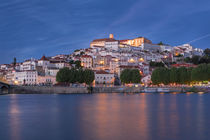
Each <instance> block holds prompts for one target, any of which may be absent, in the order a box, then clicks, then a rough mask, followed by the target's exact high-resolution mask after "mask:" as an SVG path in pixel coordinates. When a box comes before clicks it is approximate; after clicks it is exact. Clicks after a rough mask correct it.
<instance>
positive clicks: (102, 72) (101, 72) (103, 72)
mask: <svg viewBox="0 0 210 140" xmlns="http://www.w3.org/2000/svg"><path fill="white" fill-rule="evenodd" d="M96 74H112V73H108V72H106V71H103V70H100V71H96Z"/></svg>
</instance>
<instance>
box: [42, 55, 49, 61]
mask: <svg viewBox="0 0 210 140" xmlns="http://www.w3.org/2000/svg"><path fill="white" fill-rule="evenodd" d="M40 60H45V61H47V60H48V59H47V58H46V57H45V56H44V55H43V56H42V58H41V59H40Z"/></svg>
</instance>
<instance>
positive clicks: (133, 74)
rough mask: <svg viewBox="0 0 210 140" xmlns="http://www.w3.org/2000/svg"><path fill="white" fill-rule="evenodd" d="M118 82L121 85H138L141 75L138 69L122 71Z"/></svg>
mask: <svg viewBox="0 0 210 140" xmlns="http://www.w3.org/2000/svg"><path fill="white" fill-rule="evenodd" d="M120 80H121V82H122V83H125V84H128V83H140V82H141V74H140V72H139V70H138V69H124V70H123V71H122V72H121V74H120Z"/></svg>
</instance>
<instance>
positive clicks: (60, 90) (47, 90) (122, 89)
mask: <svg viewBox="0 0 210 140" xmlns="http://www.w3.org/2000/svg"><path fill="white" fill-rule="evenodd" d="M161 92H164V93H173V92H177V93H184V92H210V89H209V88H202V87H196V91H193V90H192V87H170V88H169V87H126V86H115V87H93V88H92V90H90V89H89V88H88V87H61V86H11V89H10V92H9V94H85V93H161Z"/></svg>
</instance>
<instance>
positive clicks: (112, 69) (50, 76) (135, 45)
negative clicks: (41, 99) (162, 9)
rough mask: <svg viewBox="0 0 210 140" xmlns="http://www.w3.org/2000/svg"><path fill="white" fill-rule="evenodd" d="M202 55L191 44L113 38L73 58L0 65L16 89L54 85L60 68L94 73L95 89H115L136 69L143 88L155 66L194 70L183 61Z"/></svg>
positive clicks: (95, 43)
mask: <svg viewBox="0 0 210 140" xmlns="http://www.w3.org/2000/svg"><path fill="white" fill-rule="evenodd" d="M203 53H204V51H203V50H202V49H199V48H194V47H193V46H191V45H190V44H183V45H179V46H170V45H167V44H164V43H162V42H160V43H158V44H155V43H152V41H151V40H149V39H147V38H145V37H137V38H134V39H124V40H117V39H115V38H114V35H113V34H110V35H109V38H103V39H95V40H93V41H92V42H91V43H90V46H89V47H88V48H84V49H79V50H75V51H74V52H73V53H72V54H61V55H56V56H51V57H50V56H44V55H43V56H42V57H41V58H40V59H38V60H37V59H34V58H31V59H28V60H25V61H24V62H16V58H15V60H14V62H13V63H11V64H0V76H1V79H2V80H4V81H5V82H7V83H9V84H15V85H55V84H57V82H56V74H57V73H58V71H59V70H60V69H61V68H65V67H67V68H72V67H75V65H80V66H81V67H82V68H86V69H91V70H93V71H94V74H95V80H94V85H100V84H105V85H110V86H112V85H114V83H115V82H116V80H118V82H119V83H120V80H119V79H120V78H119V77H120V74H121V72H122V71H123V70H124V69H138V70H139V72H140V74H141V75H142V78H141V82H142V84H144V85H148V84H149V83H151V74H152V71H153V70H154V69H155V66H153V65H152V64H154V63H161V64H163V65H164V66H165V67H170V68H171V67H182V66H184V67H196V65H195V64H192V63H188V62H186V61H184V60H186V58H189V59H190V58H192V57H193V56H202V55H203Z"/></svg>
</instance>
